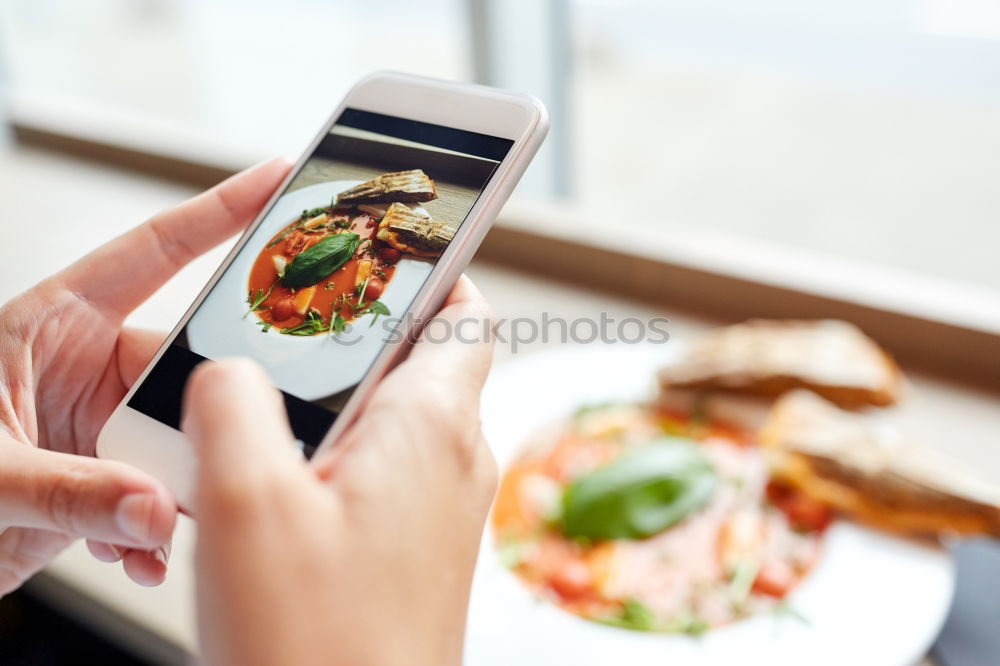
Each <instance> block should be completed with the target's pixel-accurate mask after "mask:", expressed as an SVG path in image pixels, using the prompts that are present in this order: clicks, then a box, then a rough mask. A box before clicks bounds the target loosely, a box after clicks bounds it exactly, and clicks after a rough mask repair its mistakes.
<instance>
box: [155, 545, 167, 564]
mask: <svg viewBox="0 0 1000 666" xmlns="http://www.w3.org/2000/svg"><path fill="white" fill-rule="evenodd" d="M153 557H155V558H156V561H157V562H159V563H160V564H162V565H163V566H164V568H165V567H166V566H167V562H169V561H170V545H169V544H168V545H166V546H160V547H159V548H157V549H156V550H154V551H153Z"/></svg>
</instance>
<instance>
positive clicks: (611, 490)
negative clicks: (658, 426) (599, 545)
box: [559, 437, 717, 540]
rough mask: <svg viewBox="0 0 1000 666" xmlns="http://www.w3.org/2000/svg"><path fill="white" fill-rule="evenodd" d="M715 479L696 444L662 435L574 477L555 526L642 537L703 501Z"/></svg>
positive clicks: (584, 535) (586, 533)
mask: <svg viewBox="0 0 1000 666" xmlns="http://www.w3.org/2000/svg"><path fill="white" fill-rule="evenodd" d="M716 481H717V478H716V473H715V470H714V468H713V467H712V465H711V464H710V463H709V461H708V459H707V458H705V456H704V454H703V453H702V452H701V451H700V450H699V447H698V445H696V444H695V443H693V442H692V441H690V440H686V439H680V438H674V437H663V438H661V439H658V440H656V441H654V442H651V443H650V444H647V445H645V446H642V447H640V448H637V449H635V450H634V451H631V452H629V453H626V454H625V455H623V456H621V457H620V458H618V459H617V460H615V461H614V462H611V463H609V464H607V465H605V466H604V467H599V468H598V469H596V470H594V471H593V472H590V473H588V474H584V475H582V476H579V477H577V478H576V479H575V480H574V481H573V482H572V483H571V484H570V485H569V486H567V488H566V490H565V491H564V494H563V502H562V506H563V515H562V520H561V524H560V525H559V528H560V529H561V531H562V533H563V534H564V535H565V536H567V537H569V538H575V539H591V540H603V539H642V538H645V537H648V536H650V535H653V534H656V533H657V532H661V531H663V530H664V529H666V528H668V527H670V526H671V525H674V524H676V523H678V522H680V521H681V520H683V519H684V518H686V517H687V516H689V515H690V514H691V513H693V512H695V511H697V510H698V509H700V508H701V507H702V506H704V505H705V504H706V503H707V502H708V500H709V498H710V497H711V496H712V492H713V490H714V489H715V484H716Z"/></svg>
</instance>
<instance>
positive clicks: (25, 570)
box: [0, 527, 73, 596]
mask: <svg viewBox="0 0 1000 666" xmlns="http://www.w3.org/2000/svg"><path fill="white" fill-rule="evenodd" d="M72 542H73V539H72V538H70V537H68V536H66V535H65V534H59V533H57V532H49V531H47V530H33V529H29V528H25V527H9V528H7V529H5V530H3V531H2V532H0V596H3V595H5V594H7V593H8V592H11V591H13V590H16V589H17V588H18V587H20V586H21V583H23V582H24V581H26V580H28V579H29V578H31V577H32V576H34V575H35V574H36V573H38V572H39V571H40V570H41V569H42V568H43V567H45V566H46V565H47V564H48V563H49V562H50V561H51V560H52V558H54V557H55V556H56V555H58V554H59V553H61V552H62V551H63V550H64V549H65V548H66V546H68V545H70V544H71V543H72Z"/></svg>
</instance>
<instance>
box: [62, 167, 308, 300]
mask: <svg viewBox="0 0 1000 666" xmlns="http://www.w3.org/2000/svg"><path fill="white" fill-rule="evenodd" d="M289 168H290V165H289V164H288V163H287V162H286V161H285V160H281V159H276V160H271V161H269V162H265V163H263V164H259V165H257V166H255V167H252V168H250V169H247V170H246V171H242V172H240V173H238V174H236V175H235V176H232V177H231V178H228V179H226V180H224V181H223V182H221V183H219V184H218V185H216V186H215V187H213V188H212V189H210V190H208V191H206V192H203V193H202V194H199V195H198V196H196V197H194V198H193V199H189V200H188V201H185V202H184V203H182V204H181V205H179V206H176V207H174V208H172V209H170V210H167V211H164V212H162V213H160V214H158V215H155V216H154V217H153V218H152V219H150V220H149V221H148V222H146V223H145V224H142V225H140V226H138V227H136V228H135V229H132V230H131V231H128V232H126V233H125V234H122V235H121V236H119V237H118V238H116V239H114V240H112V241H111V242H109V243H106V244H105V245H102V246H101V247H99V248H97V249H96V250H94V251H93V252H91V253H90V254H88V255H87V256H85V257H84V258H83V259H80V260H79V261H77V262H76V263H74V264H73V265H72V266H70V267H69V268H67V269H66V270H64V271H63V272H62V273H60V274H59V275H58V276H57V278H56V279H58V280H61V282H62V286H64V287H65V288H67V289H69V290H70V291H72V292H74V293H75V294H77V295H78V296H79V297H80V298H81V299H82V300H84V301H86V302H87V303H89V304H90V305H92V306H93V307H94V308H95V309H98V310H100V311H101V312H102V313H104V314H107V315H111V316H117V317H119V318H124V317H125V316H126V315H127V314H128V313H129V312H131V311H132V310H133V309H135V308H136V307H137V306H138V305H140V304H141V303H142V302H143V301H145V300H146V299H147V298H149V297H150V296H151V295H152V294H153V292H155V291H156V290H157V289H159V288H160V287H161V286H162V285H163V283H164V282H166V281H167V280H168V279H170V277H172V276H173V274H174V273H176V272H177V271H178V270H180V268H181V267H183V266H184V265H185V264H187V263H188V262H189V261H191V260H192V259H194V258H195V257H197V256H198V255H200V254H202V253H203V252H205V251H207V250H209V249H211V248H213V247H215V246H216V245H218V244H219V243H221V242H222V241H224V240H225V239H227V238H229V237H230V236H232V235H233V234H235V233H236V232H238V231H240V230H241V229H243V228H244V227H246V225H248V224H249V223H250V221H251V220H252V219H253V218H254V217H255V216H256V215H257V213H258V212H260V209H261V207H263V205H264V204H265V203H266V202H267V200H268V199H269V198H270V197H271V195H272V194H273V193H274V190H275V189H276V188H277V187H278V185H280V184H281V181H282V180H284V178H285V176H286V175H287V173H288V170H289Z"/></svg>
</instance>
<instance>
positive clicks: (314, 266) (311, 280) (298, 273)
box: [281, 234, 359, 289]
mask: <svg viewBox="0 0 1000 666" xmlns="http://www.w3.org/2000/svg"><path fill="white" fill-rule="evenodd" d="M358 242H359V236H358V235H357V234H337V235H335V236H327V237H326V238H324V239H323V240H321V241H320V242H318V243H316V244H315V245H313V246H312V247H311V248H309V249H308V250H305V251H304V252H300V253H299V254H297V255H296V256H295V258H294V259H292V261H291V263H290V264H288V266H286V267H285V276H284V277H283V278H281V283H282V284H283V285H285V286H286V287H289V288H291V289H297V288H299V287H311V286H312V285H314V284H316V283H318V282H319V281H320V280H322V279H323V278H325V277H326V276H328V275H330V274H331V273H333V272H334V271H335V270H337V269H338V268H340V267H341V266H343V265H344V264H345V263H347V260H348V259H350V258H351V257H352V256H353V255H354V251H355V250H357V249H358Z"/></svg>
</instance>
